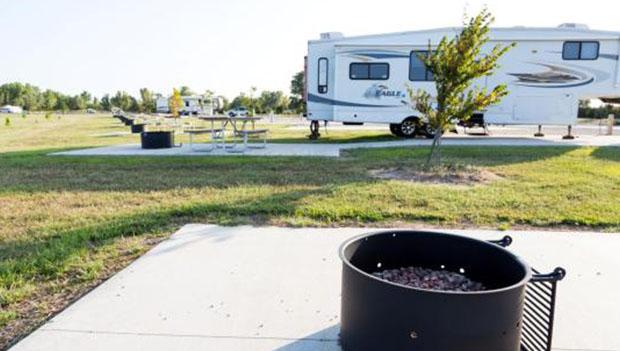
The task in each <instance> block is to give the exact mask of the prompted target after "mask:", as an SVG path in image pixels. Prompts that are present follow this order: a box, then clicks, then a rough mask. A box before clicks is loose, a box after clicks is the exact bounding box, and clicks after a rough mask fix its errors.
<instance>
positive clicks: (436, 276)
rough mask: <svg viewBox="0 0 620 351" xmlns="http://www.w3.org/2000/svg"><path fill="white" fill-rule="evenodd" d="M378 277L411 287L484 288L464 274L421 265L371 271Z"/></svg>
mask: <svg viewBox="0 0 620 351" xmlns="http://www.w3.org/2000/svg"><path fill="white" fill-rule="evenodd" d="M373 275H374V276H375V277H377V278H379V279H383V280H387V281H389V282H392V283H396V284H401V285H406V286H410V287H412V288H419V289H428V290H440V291H467V292H471V291H483V290H486V288H485V287H484V286H483V285H482V284H481V283H478V282H475V281H473V280H471V279H469V278H467V277H466V276H464V275H462V274H459V273H454V272H450V271H446V270H439V271H438V270H433V269H428V268H421V267H407V268H400V269H388V270H385V271H382V272H377V273H373Z"/></svg>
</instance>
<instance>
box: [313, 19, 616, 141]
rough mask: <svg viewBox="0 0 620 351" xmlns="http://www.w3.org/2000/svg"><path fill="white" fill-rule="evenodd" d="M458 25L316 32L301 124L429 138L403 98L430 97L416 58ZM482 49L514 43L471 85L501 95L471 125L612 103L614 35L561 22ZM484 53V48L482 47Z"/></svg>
mask: <svg viewBox="0 0 620 351" xmlns="http://www.w3.org/2000/svg"><path fill="white" fill-rule="evenodd" d="M460 31H461V28H443V29H433V30H424V31H415V32H403V33H393V34H380V35H369V36H360V37H348V38H347V37H344V36H343V35H342V34H340V33H324V34H322V35H321V39H320V40H312V41H309V43H308V56H307V58H306V60H307V61H306V101H307V119H308V120H310V121H311V131H312V132H313V135H314V136H318V126H319V122H320V121H325V122H331V121H334V122H343V123H345V124H362V123H385V124H389V125H390V130H391V131H392V133H394V134H396V135H398V136H403V137H413V136H415V135H419V134H426V135H427V136H431V134H432V133H431V131H429V130H428V129H427V127H426V126H425V125H424V120H423V119H422V118H421V116H420V114H419V113H417V112H416V111H414V110H413V109H412V108H411V106H410V103H409V101H408V96H407V87H412V88H414V89H418V88H421V89H425V90H427V91H428V92H429V93H431V94H434V93H435V92H436V90H435V84H434V82H433V77H432V74H431V72H429V71H428V70H427V69H426V67H425V65H424V64H423V63H422V62H421V61H420V59H419V56H418V53H420V52H422V53H424V52H428V48H429V45H430V47H431V49H433V48H434V47H435V46H436V45H437V44H438V43H439V42H440V40H441V39H442V38H443V37H446V36H447V37H454V36H455V35H456V34H458V33H460ZM490 38H491V40H490V41H489V43H488V44H487V45H486V46H485V50H490V49H491V48H492V47H493V46H495V45H496V44H510V43H513V42H514V43H516V47H514V48H513V49H511V50H510V51H509V52H508V53H507V54H506V55H505V56H504V57H502V58H501V59H500V62H499V64H500V68H499V69H498V70H497V71H496V72H495V74H494V75H492V76H490V77H486V78H484V79H480V80H478V81H476V82H475V84H476V85H477V86H481V87H488V88H489V89H492V88H493V87H495V86H496V85H498V84H501V83H505V84H507V85H508V88H509V95H508V96H506V97H505V98H504V99H503V101H502V102H501V103H499V104H497V105H494V106H491V107H489V108H488V109H487V110H485V111H479V113H476V114H475V115H474V116H472V118H471V123H475V124H477V125H483V126H486V125H490V124H501V125H509V124H531V125H566V126H571V125H573V124H575V123H576V120H577V113H578V102H579V100H580V99H593V98H602V99H603V100H604V101H618V99H620V66H619V65H620V61H619V60H618V57H619V55H620V32H608V31H598V30H590V29H588V28H587V26H584V25H576V24H564V25H561V26H559V27H558V28H524V27H515V28H494V29H492V30H491V33H490ZM483 51H484V50H483Z"/></svg>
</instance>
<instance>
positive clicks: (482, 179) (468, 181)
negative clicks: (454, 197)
mask: <svg viewBox="0 0 620 351" xmlns="http://www.w3.org/2000/svg"><path fill="white" fill-rule="evenodd" d="M369 173H370V175H371V176H372V177H374V178H377V179H391V180H404V181H410V182H416V183H431V184H448V185H465V186H472V185H484V184H489V183H491V182H494V181H496V180H499V179H502V177H501V176H499V175H497V174H495V173H493V172H491V171H489V170H487V169H481V168H475V167H469V166H441V167H435V168H430V169H412V168H387V169H386V168H384V169H375V170H370V171H369Z"/></svg>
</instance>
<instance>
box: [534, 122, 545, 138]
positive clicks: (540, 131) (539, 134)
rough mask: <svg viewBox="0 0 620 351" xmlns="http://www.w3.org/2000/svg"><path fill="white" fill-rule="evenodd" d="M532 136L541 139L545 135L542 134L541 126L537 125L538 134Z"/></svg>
mask: <svg viewBox="0 0 620 351" xmlns="http://www.w3.org/2000/svg"><path fill="white" fill-rule="evenodd" d="M534 136H535V137H537V138H542V137H544V136H545V134H543V132H542V126H541V125H538V133H536V134H534Z"/></svg>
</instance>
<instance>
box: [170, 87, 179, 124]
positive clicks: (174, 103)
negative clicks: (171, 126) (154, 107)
mask: <svg viewBox="0 0 620 351" xmlns="http://www.w3.org/2000/svg"><path fill="white" fill-rule="evenodd" d="M182 105H183V99H182V98H181V92H180V91H179V90H178V89H176V88H174V89H172V96H171V97H170V100H168V106H169V107H170V113H172V116H173V117H174V118H178V117H179V113H180V111H181V106H182Z"/></svg>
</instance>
